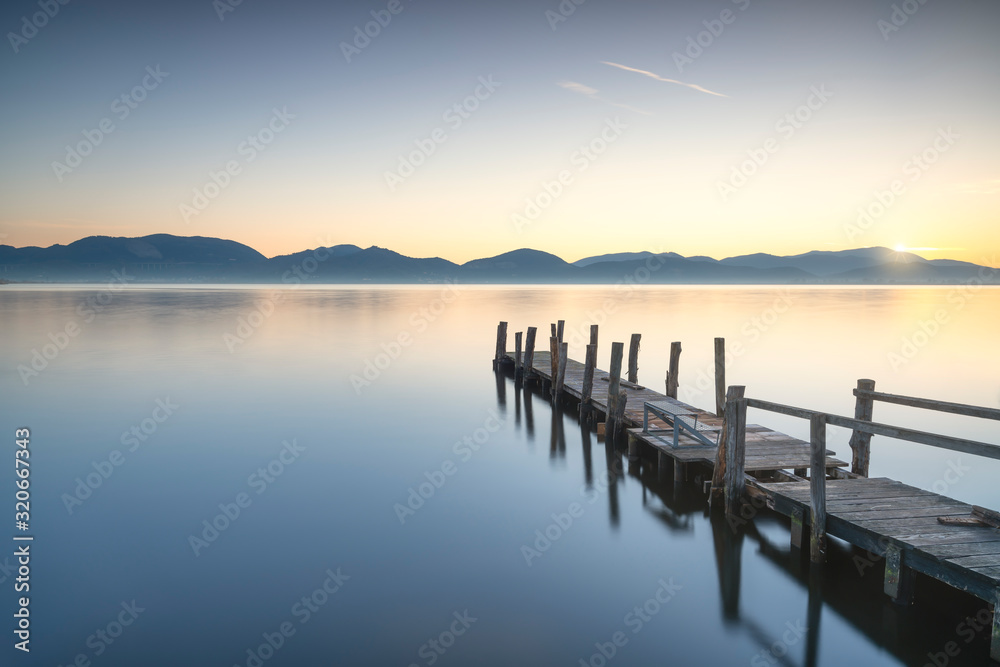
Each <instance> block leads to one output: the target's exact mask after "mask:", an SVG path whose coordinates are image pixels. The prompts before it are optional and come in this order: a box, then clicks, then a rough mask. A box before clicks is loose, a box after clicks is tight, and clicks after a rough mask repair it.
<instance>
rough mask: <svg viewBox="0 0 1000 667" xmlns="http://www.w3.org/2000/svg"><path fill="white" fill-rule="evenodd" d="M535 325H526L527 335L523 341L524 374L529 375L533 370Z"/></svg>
mask: <svg viewBox="0 0 1000 667" xmlns="http://www.w3.org/2000/svg"><path fill="white" fill-rule="evenodd" d="M537 331H538V329H537V327H528V335H527V337H526V338H525V341H524V374H525V377H529V376H530V375H531V374H532V373H534V372H535V370H534V368H535V367H534V364H535V334H536V333H537Z"/></svg>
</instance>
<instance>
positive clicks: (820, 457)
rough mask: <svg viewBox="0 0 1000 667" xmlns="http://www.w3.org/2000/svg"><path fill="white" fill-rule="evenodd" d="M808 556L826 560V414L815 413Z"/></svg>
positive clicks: (811, 422) (811, 439) (811, 434)
mask: <svg viewBox="0 0 1000 667" xmlns="http://www.w3.org/2000/svg"><path fill="white" fill-rule="evenodd" d="M809 444H810V451H811V454H812V456H811V457H810V465H809V509H810V512H809V522H810V524H811V525H810V528H811V533H810V539H809V557H810V559H811V560H812V562H814V563H822V562H823V561H824V560H826V415H824V414H822V413H817V414H814V415H813V416H812V418H811V419H810V420H809Z"/></svg>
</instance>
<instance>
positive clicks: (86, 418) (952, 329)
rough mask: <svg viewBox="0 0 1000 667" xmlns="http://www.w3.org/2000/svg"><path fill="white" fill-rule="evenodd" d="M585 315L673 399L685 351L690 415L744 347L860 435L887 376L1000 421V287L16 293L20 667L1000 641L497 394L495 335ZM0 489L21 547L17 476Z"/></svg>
mask: <svg viewBox="0 0 1000 667" xmlns="http://www.w3.org/2000/svg"><path fill="white" fill-rule="evenodd" d="M556 319H565V320H566V322H567V333H566V338H567V340H568V341H569V343H570V353H571V355H572V356H573V357H575V358H582V356H583V347H584V344H585V342H586V337H587V332H588V331H589V325H590V324H591V323H595V322H598V323H602V327H601V333H600V338H601V346H600V356H599V365H600V366H601V367H602V368H607V366H608V358H609V356H610V343H611V342H612V341H628V336H629V334H631V333H633V332H639V333H641V334H642V352H641V354H640V359H639V379H640V382H643V383H646V384H648V385H650V386H654V387H661V386H662V383H663V375H664V370H665V368H666V367H667V363H668V355H669V347H670V343H671V341H675V340H679V341H682V343H683V349H684V351H683V355H682V359H681V393H680V397H681V398H682V399H684V400H687V401H688V402H690V403H693V404H695V405H698V406H700V407H704V408H711V407H712V406H713V405H714V398H713V393H712V385H711V381H710V378H711V369H712V353H713V347H712V339H713V337H715V336H725V337H726V338H727V340H728V342H729V346H730V350H731V351H732V353H733V354H732V358H731V359H730V364H729V367H728V379H729V382H730V383H731V384H745V385H746V386H747V395H749V396H753V397H759V398H764V399H770V400H774V401H778V402H785V403H791V404H794V405H799V406H802V407H807V408H815V409H821V410H827V411H834V412H838V413H841V414H853V406H854V398H853V396H852V394H851V390H852V388H853V387H854V386H855V383H856V381H857V380H858V379H859V378H872V379H874V380H876V382H877V388H879V389H881V390H883V391H889V392H893V393H901V394H909V395H919V396H927V397H932V398H939V399H944V400H952V401H960V402H967V403H973V404H978V405H987V406H992V407H996V406H997V405H998V404H1000V373H998V370H1000V364H998V356H997V348H996V341H997V331H998V324H1000V290H997V289H992V290H991V289H980V290H971V289H968V288H964V289H963V288H955V287H947V288H884V289H868V288H857V289H845V288H815V287H809V288H798V287H796V288H787V289H786V288H760V287H712V288H701V287H644V288H641V289H635V290H629V289H621V288H615V287H516V288H507V287H464V286H463V287H459V288H457V289H456V288H445V289H442V287H440V286H437V287H370V288H369V287H364V288H343V287H319V288H309V289H306V288H301V289H280V288H269V287H247V288H216V287H192V288H176V287H169V288H166V287H164V288H138V287H130V288H129V289H127V290H124V291H117V292H110V291H102V290H101V289H99V288H98V289H94V288H92V287H90V288H86V289H84V288H65V289H63V288H59V289H50V288H43V287H30V288H24V287H20V288H14V287H11V286H5V287H4V288H2V291H0V332H2V340H3V343H4V345H3V351H2V354H0V358H2V368H3V371H4V372H3V374H2V376H0V384H2V396H3V411H2V429H0V432H2V433H3V434H5V438H6V444H5V445H4V446H3V447H2V448H0V452H6V454H5V456H7V457H8V463H7V464H6V465H7V466H8V468H7V469H8V471H10V467H9V466H10V460H9V459H11V458H13V456H14V449H15V444H14V431H15V428H18V427H29V428H30V429H31V447H32V458H31V465H32V467H31V471H32V477H31V480H32V487H31V490H32V507H31V509H32V512H31V523H32V526H31V533H32V534H33V535H34V536H35V542H34V543H33V545H32V550H33V559H32V563H31V567H32V570H31V595H32V598H31V614H32V617H31V618H32V621H33V624H32V630H33V635H32V644H31V646H32V652H31V654H30V657H29V656H24V655H22V654H20V653H19V652H17V651H15V650H14V649H13V648H12V644H13V641H14V640H13V639H12V635H11V633H10V630H11V629H12V627H11V626H12V622H11V620H10V618H11V617H10V616H9V615H8V614H10V613H12V612H13V609H14V606H15V604H16V602H15V593H14V592H13V588H12V586H13V575H11V574H9V572H8V571H7V570H6V569H2V570H0V580H5V581H3V583H2V584H0V591H2V593H0V607H2V609H3V610H4V611H3V614H4V615H5V616H6V618H7V619H8V621H7V622H6V623H5V624H4V627H5V628H6V630H5V632H4V637H5V638H6V640H5V642H4V645H3V648H2V649H0V654H2V655H3V656H4V663H3V664H12V665H13V664H30V665H70V664H73V663H74V661H78V662H77V664H85V663H84V662H82V661H81V660H85V661H89V662H90V664H93V665H102V666H103V665H129V666H131V665H140V664H141V665H171V666H173V665H220V666H229V665H245V666H248V667H252V666H254V665H310V666H311V665H400V666H401V667H406V666H408V665H414V664H415V665H432V664H436V665H441V666H443V667H447V666H450V665H455V666H458V665H567V666H572V665H581V664H583V665H595V666H598V665H603V664H606V663H607V664H612V665H653V664H669V665H742V664H747V665H772V664H783V665H810V664H817V665H841V664H858V665H896V664H907V665H923V664H925V663H927V662H928V661H929V658H928V653H931V654H935V653H939V652H941V651H943V650H944V647H945V645H946V644H947V643H948V642H951V641H953V642H956V644H957V645H958V646H959V647H960V650H961V652H960V654H959V655H958V656H957V657H954V658H949V663H948V664H968V665H973V664H983V663H984V661H985V660H986V656H987V654H988V632H987V631H980V632H972V631H970V630H969V629H968V627H967V626H961V627H959V623H960V622H961V621H962V619H963V617H964V616H966V615H970V614H971V615H974V614H975V613H976V612H977V611H979V610H980V609H982V608H983V607H984V604H983V603H981V602H979V601H978V600H975V599H973V598H970V597H966V596H963V595H959V594H956V593H954V592H953V591H951V590H950V589H949V588H947V587H945V586H943V585H939V584H936V583H935V582H933V581H931V580H928V579H924V578H920V579H918V581H917V591H916V595H917V601H916V604H915V605H913V606H912V607H910V608H907V609H900V608H897V607H895V606H894V605H893V604H892V603H890V602H889V601H888V599H887V598H886V597H885V596H884V595H883V594H882V593H881V587H882V576H881V564H877V565H875V566H873V567H861V566H859V565H858V563H859V562H860V563H863V562H864V560H859V558H861V557H860V556H859V555H858V554H857V553H854V552H852V551H850V550H849V549H848V548H847V547H845V546H843V545H841V544H834V545H832V546H831V553H830V558H829V562H828V564H827V565H826V566H825V567H824V568H823V569H822V572H821V573H817V574H814V575H813V576H812V578H810V568H809V567H808V560H805V561H803V560H802V559H800V558H799V557H798V556H797V555H796V554H794V553H792V552H790V551H789V548H788V530H787V522H784V521H782V520H781V519H779V518H776V517H774V516H771V515H768V514H761V515H760V516H758V517H757V518H756V520H755V521H754V522H753V524H751V525H750V526H748V527H747V529H746V530H741V531H733V530H731V529H730V527H729V526H727V525H726V523H725V521H723V520H720V519H719V518H718V517H715V516H713V515H711V514H710V513H709V512H708V511H707V503H706V501H705V497H704V496H703V495H702V494H701V492H700V485H699V484H697V483H696V481H695V480H692V482H690V483H688V484H682V485H678V486H677V487H675V486H674V484H673V482H672V480H671V479H662V480H661V479H660V477H661V475H659V471H657V470H656V468H655V466H652V465H649V464H647V463H644V464H642V465H632V466H629V464H628V461H627V458H626V457H622V456H621V455H620V453H619V452H615V451H613V450H612V451H608V450H607V449H606V446H605V444H604V442H603V438H601V439H598V437H597V436H596V435H595V434H592V433H590V431H589V430H588V429H587V428H583V427H581V425H580V423H579V421H578V420H577V418H576V413H575V408H573V407H572V406H568V407H559V406H557V407H556V408H555V409H554V408H553V407H552V405H551V403H550V401H549V400H548V399H547V398H546V397H544V396H543V395H541V394H539V393H538V392H537V390H531V389H529V390H522V389H521V388H520V387H516V386H515V385H514V383H513V381H512V380H511V379H510V378H509V377H503V376H500V377H497V376H496V375H495V374H494V373H493V371H492V369H491V364H490V359H491V358H492V355H493V349H494V341H495V331H496V324H497V322H498V321H499V320H507V321H509V322H510V331H511V335H510V339H509V341H510V346H511V347H513V332H514V331H521V330H525V329H526V328H527V327H528V326H538V327H539V331H540V332H542V333H544V334H545V335H546V336H547V333H545V332H547V330H548V325H549V323H550V322H552V321H555V320H556ZM540 340H541V338H540ZM46 346H48V347H46ZM36 351H37V355H35V352H36ZM33 358H34V359H33ZM32 364H34V366H33V365H32ZM29 369H30V370H29ZM702 376H704V377H703V378H702ZM699 384H700V386H701V388H699ZM875 416H876V419H878V420H880V421H886V422H889V423H897V424H900V425H908V426H912V427H915V428H920V429H924V430H931V431H937V432H942V433H949V434H952V435H960V436H964V437H968V438H973V439H980V440H986V441H990V442H1000V433H998V427H997V425H996V423H995V422H985V421H983V422H980V421H977V420H972V419H967V418H949V417H948V416H945V415H939V414H935V413H928V412H922V411H916V410H912V409H906V408H901V407H900V408H897V407H896V406H890V405H886V404H878V405H876V407H875ZM749 420H750V421H751V422H756V423H763V424H766V425H768V426H771V427H772V428H776V429H778V430H782V431H785V432H788V433H791V434H794V435H796V436H799V437H802V436H805V435H806V432H807V428H808V425H807V424H805V423H804V422H799V421H797V420H794V419H791V418H783V417H780V416H777V415H773V414H768V413H755V412H753V411H752V412H751V413H750V415H749ZM847 437H848V434H847V433H846V432H842V431H839V430H837V429H832V428H831V429H830V435H829V446H830V447H831V449H833V450H835V451H837V453H838V454H839V455H840V456H841V457H844V456H848V457H849V453H850V452H849V448H848V447H847V445H846V441H847ZM871 467H872V470H871V473H872V476H879V475H886V476H891V477H894V478H896V479H899V480H901V481H904V482H907V483H909V484H913V485H916V486H920V487H923V488H927V489H933V490H937V491H945V492H946V493H947V495H951V496H954V497H957V498H960V499H962V500H966V501H970V502H976V503H979V504H983V505H987V506H991V507H994V508H997V507H998V506H1000V493H998V491H997V485H996V480H997V479H998V475H1000V466H998V465H997V463H996V462H992V461H984V460H976V459H975V458H973V457H970V456H966V455H960V454H955V453H953V452H946V451H941V450H934V449H931V448H928V447H923V446H920V445H915V444H908V443H901V442H893V441H887V440H884V439H880V438H876V439H875V440H874V442H873V455H872V466H871ZM666 477H669V475H667V476H666ZM0 490H2V492H3V497H4V498H7V499H8V502H5V503H4V504H3V505H2V506H3V507H4V508H5V509H4V511H5V512H7V513H8V516H6V517H5V518H4V520H5V521H7V522H8V523H7V525H8V528H7V529H5V530H4V531H3V536H4V540H5V541H7V542H8V544H13V543H12V542H10V541H9V539H10V536H12V535H13V534H14V533H15V531H14V529H13V516H9V515H10V514H13V511H14V510H13V504H14V503H13V495H14V486H13V480H12V475H11V474H7V475H5V476H4V479H3V480H2V482H0ZM237 512H238V514H237ZM227 515H228V516H227ZM213 524H214V526H213ZM536 531H537V532H536ZM546 535H548V537H545V536H546ZM12 551H13V547H10V548H4V549H3V551H2V552H0V553H3V554H4V556H0V565H4V564H5V563H6V564H7V565H6V567H9V565H10V563H11V562H12V561H13V559H12V558H10V557H9V556H7V554H10V553H11V552H12ZM5 557H6V558H7V560H4V558H5ZM120 624H121V625H120ZM274 647H276V648H274ZM768 651H770V652H768ZM79 656H83V658H82V659H81V658H80V657H79ZM606 656H611V657H610V658H609V657H606ZM8 659H9V660H8Z"/></svg>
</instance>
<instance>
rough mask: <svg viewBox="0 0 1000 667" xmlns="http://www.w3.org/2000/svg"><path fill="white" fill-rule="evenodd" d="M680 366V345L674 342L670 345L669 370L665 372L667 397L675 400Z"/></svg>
mask: <svg viewBox="0 0 1000 667" xmlns="http://www.w3.org/2000/svg"><path fill="white" fill-rule="evenodd" d="M680 365H681V344H680V343H679V342H674V343H671V344H670V370H668V371H667V392H666V393H667V396H669V397H670V398H677V384H678V376H679V375H680Z"/></svg>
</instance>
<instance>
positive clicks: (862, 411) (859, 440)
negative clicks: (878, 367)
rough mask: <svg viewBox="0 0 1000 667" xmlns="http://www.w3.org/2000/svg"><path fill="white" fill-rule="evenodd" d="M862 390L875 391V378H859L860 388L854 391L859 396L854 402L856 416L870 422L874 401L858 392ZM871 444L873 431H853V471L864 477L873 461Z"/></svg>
mask: <svg viewBox="0 0 1000 667" xmlns="http://www.w3.org/2000/svg"><path fill="white" fill-rule="evenodd" d="M861 391H875V380H858V388H857V390H856V391H855V392H854V395H855V396H857V397H858V398H857V401H855V403H854V418H855V419H863V420H865V421H869V422H870V421H871V420H872V404H873V403H874V401H873V400H872V399H871V398H869V397H867V396H863V395H861V394H859V393H858V392H861ZM871 444H872V434H871V433H859V432H858V431H852V432H851V450H852V451H853V452H854V454H853V456H852V457H851V472H853V473H855V474H857V475H861V476H862V477H867V476H868V464H869V462H870V461H871Z"/></svg>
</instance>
